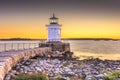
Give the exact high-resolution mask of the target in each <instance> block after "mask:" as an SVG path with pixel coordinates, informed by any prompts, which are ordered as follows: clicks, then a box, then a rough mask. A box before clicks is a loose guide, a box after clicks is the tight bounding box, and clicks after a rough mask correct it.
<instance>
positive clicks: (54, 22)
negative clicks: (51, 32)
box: [50, 13, 58, 24]
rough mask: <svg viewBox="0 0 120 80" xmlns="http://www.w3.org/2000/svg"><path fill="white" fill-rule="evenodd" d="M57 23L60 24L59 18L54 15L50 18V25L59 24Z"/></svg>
mask: <svg viewBox="0 0 120 80" xmlns="http://www.w3.org/2000/svg"><path fill="white" fill-rule="evenodd" d="M57 23H58V18H57V17H56V16H55V14H54V13H53V16H52V17H51V18H50V24H57Z"/></svg>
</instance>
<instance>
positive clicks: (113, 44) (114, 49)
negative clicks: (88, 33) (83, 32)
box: [70, 40, 120, 60]
mask: <svg viewBox="0 0 120 80" xmlns="http://www.w3.org/2000/svg"><path fill="white" fill-rule="evenodd" d="M70 43H71V50H72V51H73V52H74V55H75V56H77V57H79V58H80V59H83V58H88V57H94V58H101V59H114V60H120V41H112V40H110V41H104V40H99V41H95V40H71V41H70Z"/></svg>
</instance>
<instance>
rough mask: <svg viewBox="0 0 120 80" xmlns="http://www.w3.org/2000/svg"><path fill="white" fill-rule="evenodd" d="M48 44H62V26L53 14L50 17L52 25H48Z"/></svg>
mask: <svg viewBox="0 0 120 80" xmlns="http://www.w3.org/2000/svg"><path fill="white" fill-rule="evenodd" d="M47 30H48V38H47V42H61V25H59V24H58V18H57V17H56V16H55V14H53V16H52V17H50V24H49V25H47Z"/></svg>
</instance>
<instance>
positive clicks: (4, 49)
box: [4, 43, 6, 51]
mask: <svg viewBox="0 0 120 80" xmlns="http://www.w3.org/2000/svg"><path fill="white" fill-rule="evenodd" d="M4 51H6V43H4Z"/></svg>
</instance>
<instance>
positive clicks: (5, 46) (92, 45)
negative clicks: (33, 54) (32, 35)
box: [0, 40, 120, 60]
mask: <svg viewBox="0 0 120 80" xmlns="http://www.w3.org/2000/svg"><path fill="white" fill-rule="evenodd" d="M68 42H70V47H71V51H72V52H74V56H77V57H79V58H80V59H85V58H91V57H93V58H101V59H112V60H120V41H112V40H108V41H105V40H98V41H95V40H68ZM39 43H40V41H0V52H2V51H5V50H6V51H9V50H22V49H29V48H34V47H38V44H39ZM23 45H24V46H23Z"/></svg>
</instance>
